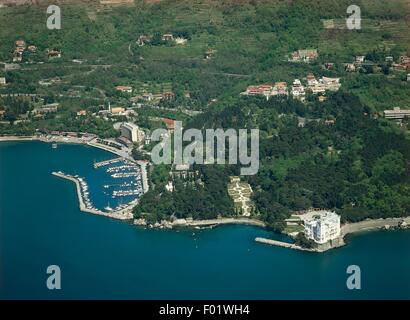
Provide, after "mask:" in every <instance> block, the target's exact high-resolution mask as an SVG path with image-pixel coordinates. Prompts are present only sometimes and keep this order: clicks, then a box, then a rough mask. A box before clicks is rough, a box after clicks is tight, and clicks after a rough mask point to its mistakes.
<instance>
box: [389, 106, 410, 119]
mask: <svg viewBox="0 0 410 320" xmlns="http://www.w3.org/2000/svg"><path fill="white" fill-rule="evenodd" d="M383 113H384V117H385V118H386V119H394V120H402V119H404V118H410V109H400V108H399V107H395V108H393V109H392V110H384V111H383Z"/></svg>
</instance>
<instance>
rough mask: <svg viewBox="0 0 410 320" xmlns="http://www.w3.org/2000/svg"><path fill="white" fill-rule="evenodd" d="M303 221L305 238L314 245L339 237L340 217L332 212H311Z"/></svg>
mask: <svg viewBox="0 0 410 320" xmlns="http://www.w3.org/2000/svg"><path fill="white" fill-rule="evenodd" d="M310 216H311V218H310V219H307V220H305V236H306V238H308V239H312V240H313V241H315V242H316V243H319V244H324V243H326V242H328V241H330V240H334V239H336V238H338V237H339V236H340V216H339V215H338V214H336V213H335V212H333V211H325V210H322V211H312V215H310Z"/></svg>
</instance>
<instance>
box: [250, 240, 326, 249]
mask: <svg viewBox="0 0 410 320" xmlns="http://www.w3.org/2000/svg"><path fill="white" fill-rule="evenodd" d="M255 241H256V242H259V243H264V244H269V245H271V246H277V247H282V248H288V249H295V250H301V251H310V252H319V250H318V249H309V248H302V247H301V246H298V245H296V244H294V243H288V242H283V241H278V240H273V239H266V238H260V237H257V238H255Z"/></svg>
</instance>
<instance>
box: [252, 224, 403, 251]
mask: <svg viewBox="0 0 410 320" xmlns="http://www.w3.org/2000/svg"><path fill="white" fill-rule="evenodd" d="M409 228H410V216H408V217H402V218H386V219H383V218H380V219H373V220H370V219H369V220H364V221H359V222H352V223H346V224H344V225H342V227H341V230H340V236H339V238H337V239H334V240H331V241H329V242H327V243H325V244H320V245H318V246H317V247H316V248H303V247H301V246H298V245H296V244H294V243H287V242H283V241H278V240H273V239H268V238H261V237H257V238H255V241H256V242H259V243H264V244H268V245H273V246H278V247H283V248H289V249H295V250H300V251H309V252H319V253H320V252H325V251H328V250H331V249H336V248H340V247H343V246H345V245H346V236H347V235H349V234H358V233H362V232H367V231H371V232H373V231H378V230H397V229H409Z"/></svg>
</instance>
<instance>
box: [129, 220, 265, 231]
mask: <svg viewBox="0 0 410 320" xmlns="http://www.w3.org/2000/svg"><path fill="white" fill-rule="evenodd" d="M133 224H134V225H136V226H144V227H148V228H158V229H174V228H181V227H188V228H190V227H193V228H197V229H198V228H213V227H215V226H218V225H224V224H243V225H250V226H257V227H261V228H265V227H266V225H265V223H264V222H262V221H260V220H256V219H251V218H216V219H209V220H193V219H192V218H188V219H175V220H173V221H167V220H163V221H161V222H156V223H154V224H150V223H147V221H146V220H145V219H134V222H133Z"/></svg>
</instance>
